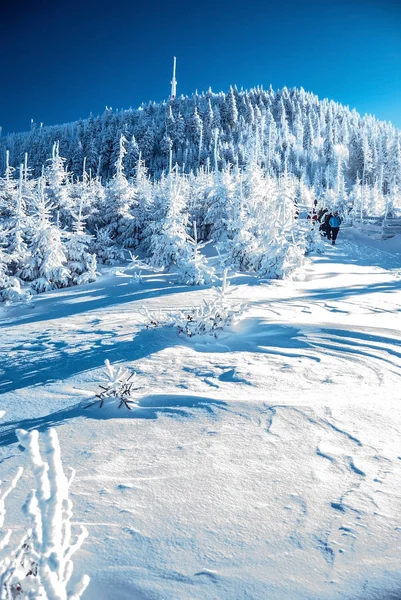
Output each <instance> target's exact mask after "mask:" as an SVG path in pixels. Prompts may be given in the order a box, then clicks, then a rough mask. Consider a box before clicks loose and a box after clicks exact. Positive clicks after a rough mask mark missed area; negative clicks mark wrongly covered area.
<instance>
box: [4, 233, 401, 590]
mask: <svg viewBox="0 0 401 600" xmlns="http://www.w3.org/2000/svg"><path fill="white" fill-rule="evenodd" d="M347 238H349V239H347ZM119 273H120V274H114V273H113V270H110V271H109V273H108V274H107V273H106V274H105V275H104V276H102V277H101V278H100V279H99V280H98V281H97V282H96V283H94V284H90V285H87V286H82V287H77V288H70V289H67V290H62V291H57V292H52V293H48V294H43V295H40V296H38V297H36V298H35V299H34V302H33V306H32V307H13V308H4V307H3V308H2V309H1V314H0V318H1V322H0V336H1V338H0V348H1V365H0V369H1V370H0V375H1V377H0V392H1V394H2V395H1V397H0V408H1V410H4V411H5V415H4V416H3V418H2V422H1V424H0V425H1V426H0V478H1V479H6V480H7V479H10V478H11V477H12V475H13V474H14V473H15V471H16V469H17V466H18V465H20V464H22V465H25V462H26V457H25V455H24V453H23V452H22V450H21V448H20V447H19V446H18V445H17V442H16V437H15V433H14V430H15V428H16V427H22V428H24V429H28V430H29V429H32V428H39V430H44V429H46V428H48V427H49V426H56V427H57V431H58V434H59V438H60V443H61V447H62V450H63V460H64V463H65V464H66V465H71V466H73V467H74V468H75V469H76V470H77V477H76V479H75V481H74V484H73V488H72V499H73V502H74V516H75V519H76V521H77V522H79V523H83V524H85V525H86V526H87V528H88V529H89V538H88V540H87V541H86V542H85V544H84V546H83V548H82V549H81V550H80V552H79V553H78V554H77V555H76V557H75V560H74V564H75V571H76V573H77V575H78V574H79V573H84V572H85V573H88V574H89V575H90V576H91V583H90V585H89V587H88V589H87V591H86V592H85V593H84V596H83V597H84V598H85V599H86V600H128V599H129V600H134V599H141V600H154V599H158V600H181V599H182V600H184V599H185V600H186V599H188V600H189V599H190V600H203V599H207V600H212V599H213V600H221V599H227V600H234V599H235V600H243V599H252V600H267V599H268V600H284V599H285V600H323V599H324V600H331V599H333V600H334V599H337V598H341V599H349V600H351V599H355V600H371V599H372V600H373V599H380V600H390V599H392V600H395V599H396V598H400V597H401V443H400V432H401V402H400V401H401V344H400V331H401V293H400V290H401V258H400V256H397V255H395V254H390V253H389V252H381V251H380V250H378V249H377V248H369V247H368V246H363V245H357V244H356V243H355V242H354V241H352V239H351V235H350V234H347V233H346V232H345V231H344V235H343V236H342V239H340V240H339V244H338V246H337V247H335V248H332V247H328V248H327V253H326V255H324V256H320V257H314V258H313V259H312V260H311V262H310V264H308V266H307V267H306V268H305V269H304V270H303V271H302V272H299V273H298V274H297V277H296V279H295V280H294V281H265V282H261V281H258V280H256V279H253V278H250V277H247V276H244V275H243V276H237V277H236V278H235V282H236V283H237V284H238V287H237V289H236V290H235V292H234V293H233V295H234V296H235V297H236V298H238V299H240V300H243V299H246V301H247V302H248V305H249V308H248V311H247V313H246V316H245V319H244V320H243V321H241V322H240V323H239V324H238V326H237V327H236V328H235V329H234V330H233V331H231V332H229V333H226V334H223V335H222V336H221V337H220V338H219V339H218V340H214V339H212V338H207V339H204V338H193V339H189V340H188V339H184V338H182V337H180V336H179V335H178V334H177V333H176V332H175V330H174V329H172V328H169V327H161V328H159V329H152V330H150V329H145V328H144V319H143V316H142V315H141V314H140V312H139V309H140V307H141V306H146V307H147V308H148V309H149V310H151V309H157V310H160V311H162V312H163V311H166V312H169V311H171V310H174V311H176V310H177V309H178V308H180V307H188V306H192V305H194V304H196V303H197V302H199V301H200V299H201V298H202V297H203V296H204V295H206V296H207V295H209V294H210V293H211V292H210V290H203V289H199V288H197V289H194V288H188V287H185V286H180V285H174V276H173V275H168V274H167V275H166V274H155V273H151V272H149V273H148V274H146V275H145V277H144V281H145V282H144V284H143V285H138V284H135V283H133V282H132V278H131V277H130V275H129V273H128V272H127V274H124V273H123V271H119ZM105 359H109V360H110V361H111V363H112V364H116V363H118V364H122V365H124V366H126V367H128V368H132V369H134V370H135V371H136V372H137V374H138V376H137V380H138V386H140V389H139V390H138V391H137V392H136V394H137V396H138V402H139V407H138V408H137V409H134V410H133V411H131V412H130V411H127V410H125V409H124V410H120V411H117V410H114V411H113V410H110V409H99V408H98V407H93V408H89V409H85V408H84V407H85V406H86V405H87V404H88V402H89V401H90V399H91V398H92V397H93V395H94V393H96V392H97V391H98V389H99V388H98V385H99V383H101V382H102V371H103V368H102V366H103V363H104V361H105ZM21 485H22V484H19V488H21ZM27 485H29V483H28V482H27ZM25 491H26V490H25ZM25 495H26V494H25ZM23 497H24V492H23V491H20V492H18V493H16V494H15V495H13V498H14V504H12V505H11V509H10V512H9V514H8V517H9V523H10V521H12V525H13V526H14V527H16V529H17V530H20V529H21V528H22V527H23V521H22V518H21V515H20V513H19V512H18V501H19V500H20V498H23Z"/></svg>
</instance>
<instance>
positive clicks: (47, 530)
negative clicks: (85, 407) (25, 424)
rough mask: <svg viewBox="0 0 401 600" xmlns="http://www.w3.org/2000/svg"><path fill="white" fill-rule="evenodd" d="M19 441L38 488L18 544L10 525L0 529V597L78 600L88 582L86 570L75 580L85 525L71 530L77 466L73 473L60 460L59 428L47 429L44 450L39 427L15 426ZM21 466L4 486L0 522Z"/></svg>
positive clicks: (31, 498) (26, 508) (28, 505)
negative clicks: (74, 558)
mask: <svg viewBox="0 0 401 600" xmlns="http://www.w3.org/2000/svg"><path fill="white" fill-rule="evenodd" d="M17 436H18V440H19V442H20V444H21V445H22V446H24V447H25V448H26V449H27V451H28V454H29V458H30V462H31V466H32V471H33V475H34V478H35V489H33V490H32V491H31V492H30V494H29V495H28V499H27V501H26V504H25V506H24V511H25V513H26V515H27V516H28V519H29V521H30V528H29V529H27V530H26V533H25V534H24V535H23V537H22V539H21V540H20V542H19V544H17V545H14V546H11V547H10V541H11V534H12V530H9V531H8V532H6V533H5V534H3V536H2V535H1V533H0V598H1V599H2V600H15V599H18V600H28V599H36V598H38V599H39V598H40V599H43V600H67V599H70V600H79V598H81V595H82V594H83V592H84V590H85V589H86V587H87V585H88V583H89V577H88V576H87V575H84V576H83V577H82V578H81V579H80V580H79V581H78V582H77V583H75V584H72V582H71V576H72V573H73V567H74V565H73V562H72V556H73V555H74V554H75V552H76V551H77V550H79V548H80V547H81V545H82V543H83V542H84V540H85V538H86V537H87V531H86V529H85V528H84V527H81V531H80V533H79V534H78V535H77V536H74V535H73V533H72V523H71V519H72V501H71V500H70V498H69V489H70V486H71V483H72V481H73V479H74V475H75V472H74V471H73V470H72V469H71V470H70V474H69V477H67V476H66V475H65V473H64V469H63V466H62V462H61V454H60V445H59V441H58V437H57V433H56V431H55V430H54V429H50V430H49V431H48V432H46V433H45V434H43V438H42V439H43V440H44V446H45V448H44V454H45V456H46V459H47V462H45V461H44V460H43V458H42V455H41V452H40V448H39V433H38V432H37V431H32V432H27V431H24V430H22V429H18V430H17ZM22 471H23V470H22V469H20V470H19V471H18V473H17V475H16V477H15V478H14V480H13V481H12V482H11V484H10V486H9V487H8V489H7V490H6V491H5V492H4V493H3V494H1V492H0V528H1V527H2V526H3V523H4V516H5V514H6V510H5V499H6V498H7V496H8V495H9V493H10V492H11V491H12V490H13V489H14V488H15V486H16V485H17V482H18V480H19V479H20V477H21V475H22Z"/></svg>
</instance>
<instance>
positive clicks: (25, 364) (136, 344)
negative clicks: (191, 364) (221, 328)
mask: <svg viewBox="0 0 401 600" xmlns="http://www.w3.org/2000/svg"><path fill="white" fill-rule="evenodd" d="M80 333H87V332H79V331H78V332H77V337H78V339H79V337H80ZM95 333H96V332H95ZM100 333H101V332H100ZM107 333H109V332H107ZM43 335H46V334H43ZM180 341H181V338H179V336H178V334H177V333H176V331H175V330H174V329H173V328H168V327H160V328H157V329H142V330H140V331H139V332H138V333H137V334H136V335H132V337H130V338H129V339H126V336H125V339H121V338H119V336H118V334H116V333H113V334H112V336H111V337H107V336H106V333H105V334H104V336H103V337H102V336H98V337H97V339H95V340H93V341H91V343H90V346H89V345H88V342H87V341H86V340H85V338H84V339H83V340H82V341H81V343H77V345H75V346H74V348H73V352H71V353H70V352H68V345H67V344H66V343H64V342H55V343H54V344H52V346H53V348H52V351H51V352H48V348H46V347H44V348H43V347H41V337H38V338H37V339H36V342H37V344H35V348H33V350H34V352H32V355H31V356H29V358H27V355H26V351H25V350H24V349H23V347H21V348H15V349H14V352H13V354H12V355H11V356H5V357H4V358H3V360H2V362H1V365H0V371H2V376H1V380H0V393H6V392H8V391H12V390H16V389H19V388H22V387H27V386H35V385H44V384H46V383H51V382H55V381H60V380H64V379H68V378H69V377H72V376H74V375H76V374H78V373H83V372H85V371H89V370H92V369H97V368H99V367H101V366H103V365H104V361H105V360H106V359H107V358H108V359H109V360H110V362H111V363H119V362H131V361H136V360H140V359H141V358H145V357H147V356H149V355H151V354H153V353H156V352H159V351H160V350H163V349H165V348H168V347H170V346H175V345H177V344H179V343H180ZM18 350H21V354H20V356H18V353H17V352H18ZM41 350H42V351H41Z"/></svg>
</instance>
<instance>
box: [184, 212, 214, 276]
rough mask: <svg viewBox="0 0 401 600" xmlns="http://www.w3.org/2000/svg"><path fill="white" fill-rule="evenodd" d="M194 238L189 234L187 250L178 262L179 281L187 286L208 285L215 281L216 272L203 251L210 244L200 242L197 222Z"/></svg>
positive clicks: (194, 225) (194, 227) (194, 224)
mask: <svg viewBox="0 0 401 600" xmlns="http://www.w3.org/2000/svg"><path fill="white" fill-rule="evenodd" d="M193 231H194V235H193V237H192V236H190V235H189V234H187V246H188V247H187V248H186V250H185V251H184V252H183V253H182V256H181V259H180V260H179V261H178V269H179V280H180V281H182V282H183V283H186V284H187V285H207V284H209V283H211V282H212V281H213V280H214V279H215V270H214V268H213V267H211V266H210V265H209V263H208V260H207V258H206V256H204V255H203V254H202V253H201V250H202V249H203V248H204V247H205V246H206V245H207V243H208V242H202V241H199V240H198V232H197V226H196V221H194V223H193Z"/></svg>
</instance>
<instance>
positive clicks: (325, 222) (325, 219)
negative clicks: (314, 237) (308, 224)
mask: <svg viewBox="0 0 401 600" xmlns="http://www.w3.org/2000/svg"><path fill="white" fill-rule="evenodd" d="M332 216H333V215H332V213H331V212H330V211H329V210H328V211H327V212H326V213H324V215H322V224H321V225H320V227H319V229H320V231H322V232H323V236H325V237H327V239H331V233H330V219H331V217H332Z"/></svg>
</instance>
